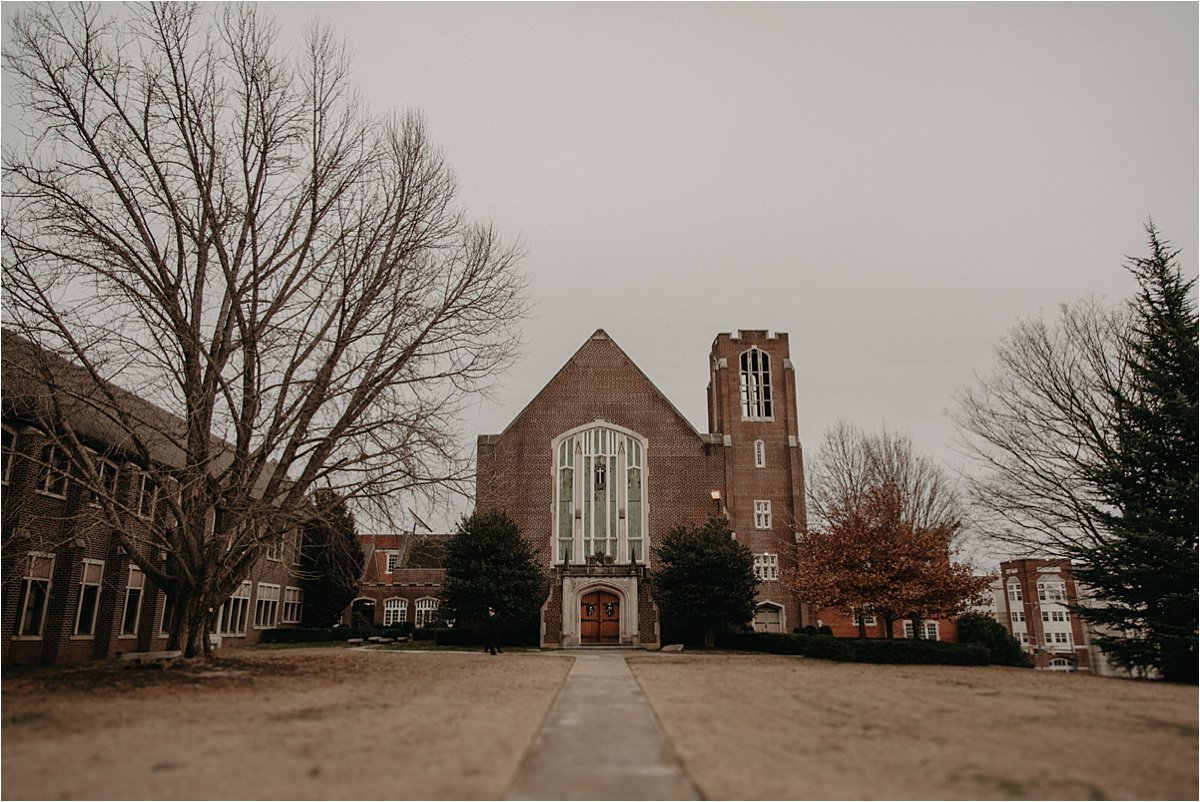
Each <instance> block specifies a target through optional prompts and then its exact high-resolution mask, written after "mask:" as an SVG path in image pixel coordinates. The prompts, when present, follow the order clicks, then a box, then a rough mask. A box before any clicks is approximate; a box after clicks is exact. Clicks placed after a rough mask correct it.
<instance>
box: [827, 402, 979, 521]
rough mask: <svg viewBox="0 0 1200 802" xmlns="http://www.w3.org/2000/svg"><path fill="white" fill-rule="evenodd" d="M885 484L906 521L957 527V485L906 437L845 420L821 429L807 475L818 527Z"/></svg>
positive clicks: (864, 501)
mask: <svg viewBox="0 0 1200 802" xmlns="http://www.w3.org/2000/svg"><path fill="white" fill-rule="evenodd" d="M885 485H889V486H891V487H892V488H894V492H896V493H897V494H898V497H899V499H900V505H901V510H900V515H901V517H902V518H903V520H904V521H905V522H907V523H909V524H911V525H913V526H915V527H917V528H924V529H929V528H934V527H939V526H946V525H949V526H950V527H951V529H953V530H955V531H957V530H958V529H959V527H960V526H961V524H962V509H961V504H960V503H959V498H958V493H957V490H956V489H955V487H954V485H953V484H952V483H951V482H950V480H949V479H948V478H947V477H946V474H945V473H944V472H943V471H942V470H941V468H939V467H938V466H937V464H936V463H934V462H933V461H932V460H931V459H929V457H927V456H925V455H924V454H920V453H918V452H917V450H916V448H915V447H914V446H913V443H912V440H910V439H909V438H908V437H907V436H905V435H900V434H895V433H892V432H888V431H886V430H885V431H883V432H881V433H879V434H867V433H865V432H863V431H862V430H861V429H859V428H857V427H856V426H854V425H852V424H849V423H847V422H845V421H838V422H837V423H836V424H834V425H833V426H830V427H829V428H828V429H826V430H825V436H824V438H823V439H822V441H821V447H820V449H819V450H818V452H817V458H816V463H815V466H814V468H813V469H812V470H811V471H810V472H809V477H808V504H809V509H810V510H811V511H812V513H813V516H814V519H815V523H816V525H817V526H818V527H824V528H828V527H830V526H831V525H832V524H833V523H834V522H835V521H836V520H837V519H838V518H839V517H840V516H842V515H844V514H845V513H846V512H847V509H848V508H852V507H855V506H860V505H865V504H866V503H867V501H868V500H869V499H870V497H871V495H872V494H873V493H874V492H876V491H877V490H878V489H879V488H881V487H883V486H885Z"/></svg>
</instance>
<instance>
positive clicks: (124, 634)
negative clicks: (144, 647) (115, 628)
mask: <svg viewBox="0 0 1200 802" xmlns="http://www.w3.org/2000/svg"><path fill="white" fill-rule="evenodd" d="M117 640H137V634H136V633H135V634H130V633H128V632H122V633H121V634H120V635H118V636H117Z"/></svg>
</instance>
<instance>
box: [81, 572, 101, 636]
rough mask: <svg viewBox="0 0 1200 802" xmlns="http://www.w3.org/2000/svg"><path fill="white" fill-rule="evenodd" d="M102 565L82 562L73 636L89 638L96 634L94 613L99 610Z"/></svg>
mask: <svg viewBox="0 0 1200 802" xmlns="http://www.w3.org/2000/svg"><path fill="white" fill-rule="evenodd" d="M103 579H104V563H102V562H101V561H99V560H84V561H83V571H82V573H80V575H79V604H78V605H76V607H75V636H76V637H80V638H90V637H92V636H93V635H95V634H96V613H97V612H98V611H99V610H100V584H101V582H102V581H103Z"/></svg>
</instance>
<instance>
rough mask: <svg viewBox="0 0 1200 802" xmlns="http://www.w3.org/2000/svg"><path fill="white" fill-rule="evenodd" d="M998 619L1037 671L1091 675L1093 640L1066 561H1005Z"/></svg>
mask: <svg viewBox="0 0 1200 802" xmlns="http://www.w3.org/2000/svg"><path fill="white" fill-rule="evenodd" d="M992 595H993V597H994V599H995V615H996V619H997V620H998V621H1000V623H1002V624H1004V626H1005V627H1007V628H1008V631H1009V633H1011V634H1012V636H1013V637H1014V638H1016V639H1017V640H1019V641H1020V642H1021V646H1022V647H1023V648H1024V649H1025V650H1026V651H1027V653H1028V654H1029V657H1030V659H1031V660H1032V661H1033V665H1034V668H1040V669H1049V670H1051V671H1092V670H1093V661H1094V655H1093V654H1091V650H1090V648H1089V646H1090V637H1089V633H1088V632H1087V629H1086V627H1085V626H1084V625H1083V623H1082V621H1081V620H1080V618H1079V616H1077V615H1075V614H1074V613H1073V612H1072V611H1071V609H1072V608H1073V607H1075V606H1076V605H1078V603H1079V600H1080V594H1079V591H1078V589H1077V587H1076V585H1075V579H1074V577H1072V575H1071V561H1070V560H1066V559H1055V560H1043V559H1024V560H1010V561H1008V562H1003V563H1000V577H999V580H998V582H997V583H996V584H995V585H993V592H992Z"/></svg>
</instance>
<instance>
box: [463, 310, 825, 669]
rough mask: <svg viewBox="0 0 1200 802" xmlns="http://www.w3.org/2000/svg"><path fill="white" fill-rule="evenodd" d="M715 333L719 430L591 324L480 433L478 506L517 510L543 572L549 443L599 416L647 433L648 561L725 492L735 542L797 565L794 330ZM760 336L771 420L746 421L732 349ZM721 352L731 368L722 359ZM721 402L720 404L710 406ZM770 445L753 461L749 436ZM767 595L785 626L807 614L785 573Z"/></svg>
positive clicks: (550, 640)
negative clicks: (758, 520)
mask: <svg viewBox="0 0 1200 802" xmlns="http://www.w3.org/2000/svg"><path fill="white" fill-rule="evenodd" d="M741 336H742V338H741V339H739V338H736V337H731V336H730V335H724V334H723V335H720V336H719V337H718V338H717V340H716V341H715V342H714V344H713V350H712V352H711V354H710V360H709V361H710V367H711V369H712V376H713V381H712V382H711V383H710V385H709V402H710V419H711V420H710V425H715V428H714V432H713V433H712V434H702V433H700V432H697V431H696V429H695V427H693V426H692V424H691V423H690V422H688V421H687V419H686V418H684V417H683V416H682V415H681V414H680V413H679V411H678V410H677V409H676V408H675V407H674V405H672V404H671V402H670V401H669V400H668V399H667V398H666V397H665V396H663V394H662V393H661V392H660V391H659V390H658V388H657V387H655V385H654V384H653V382H651V381H650V379H649V378H647V377H646V375H645V374H643V373H642V372H641V370H640V369H639V368H638V367H637V366H636V365H635V364H634V363H633V362H632V360H630V359H629V357H628V356H627V355H626V354H625V353H624V351H622V350H621V348H620V347H619V346H617V344H616V343H615V342H613V341H612V340H611V339H610V338H609V337H608V335H607V334H605V333H604V332H603V331H597V332H596V333H595V334H593V335H592V336H591V337H590V338H589V339H588V340H587V341H586V342H585V343H584V344H583V346H582V347H581V348H580V349H579V350H578V351H577V352H576V353H575V354H574V355H573V356H572V357H571V358H570V359H569V360H568V361H567V363H566V364H565V365H564V366H563V367H562V368H561V369H560V370H559V371H558V373H557V374H556V375H555V376H554V377H553V378H552V379H551V380H550V382H549V383H547V385H546V386H545V387H544V388H543V389H542V390H541V391H540V392H539V393H538V394H537V396H536V397H535V398H534V399H533V400H532V401H531V402H530V403H529V404H528V405H527V406H526V407H525V408H524V409H523V410H521V412H519V413H518V414H517V416H516V417H515V418H514V419H513V421H512V422H511V423H510V424H509V425H508V427H507V428H506V429H505V430H504V431H503V432H502V433H500V434H492V435H482V436H480V438H479V441H478V464H477V480H476V481H477V484H476V509H477V510H479V511H486V510H498V511H500V512H503V513H505V514H506V515H508V516H509V517H510V518H512V519H513V520H514V521H515V522H516V524H517V526H518V527H519V528H520V530H521V532H522V533H523V534H524V536H525V537H526V538H528V539H529V541H530V543H531V545H532V546H533V547H534V550H535V554H536V558H537V559H538V560H539V562H540V563H541V565H542V567H543V569H544V570H547V571H548V570H549V569H550V567H551V566H552V565H553V557H554V551H553V547H554V538H553V534H554V533H553V532H552V528H553V522H554V509H553V505H554V482H555V478H554V472H555V464H554V460H555V454H554V452H553V448H552V444H553V441H554V440H555V439H556V438H557V437H559V436H560V435H563V434H564V433H566V432H570V431H573V430H576V429H578V428H580V427H584V426H586V425H588V424H592V423H595V422H598V421H603V422H605V423H607V424H611V425H614V426H616V427H619V428H621V429H626V430H629V431H631V432H634V433H636V434H637V435H639V436H640V437H642V438H644V439H645V442H646V454H645V462H644V465H645V472H646V504H647V510H648V521H647V530H646V533H647V536H648V542H647V562H648V563H649V565H650V568H651V569H653V568H654V567H655V566H654V558H653V548H654V546H655V545H656V544H657V543H659V542H661V539H662V537H663V536H664V535H665V534H666V533H667V532H668V531H670V530H671V529H673V528H675V527H677V526H680V525H688V526H693V525H699V524H703V523H704V522H705V521H706V520H707V519H708V517H709V516H711V515H713V514H714V513H715V512H716V510H717V509H718V508H717V505H716V504H714V501H713V499H712V497H711V493H712V491H714V490H715V491H718V492H719V493H720V494H721V496H722V504H721V507H720V509H721V511H722V512H726V513H727V514H728V515H729V518H730V521H731V523H732V526H733V528H734V531H735V532H736V533H737V537H738V539H739V541H740V542H742V543H745V544H746V545H747V546H749V547H750V548H751V550H754V551H759V552H770V553H773V554H777V555H778V557H779V566H780V569H781V570H785V569H786V568H787V567H788V566H790V565H793V564H794V560H795V537H794V533H795V532H796V531H797V529H800V528H803V525H804V501H803V499H804V489H803V488H804V475H803V459H802V454H801V451H800V447H799V443H798V440H797V439H796V414H795V386H794V377H793V375H792V373H793V371H792V369H791V365H790V362H789V361H788V352H787V348H788V344H787V335H779V336H768V335H767V333H766V332H742V333H741ZM750 344H754V345H757V346H758V347H760V348H762V349H763V350H765V351H767V352H769V354H770V355H771V359H772V364H773V368H772V374H771V384H772V388H773V404H774V405H775V409H777V410H778V412H777V414H776V415H775V416H773V418H772V419H771V420H765V421H763V420H756V421H743V420H742V419H741V416H740V412H739V409H740V407H739V403H740V402H739V400H738V399H739V394H740V390H739V384H738V373H737V367H736V366H737V355H738V354H740V353H741V351H743V350H745V349H746V348H748V347H750ZM721 360H724V361H725V362H726V365H732V366H733V367H732V368H729V367H725V368H721V367H718V364H719V362H720V361H721ZM714 410H718V411H714ZM757 439H762V440H763V441H764V445H765V455H766V467H765V468H757V467H755V456H754V441H755V440H757ZM756 499H760V500H761V499H770V500H771V502H772V525H771V527H769V528H767V529H755V528H754V525H753V520H754V519H753V502H754V501H755V500H756ZM760 587H761V589H760V597H761V600H763V601H767V600H770V601H775V602H777V603H778V604H780V605H781V606H783V607H784V609H785V618H786V622H787V628H788V629H790V628H792V627H794V626H798V625H800V623H801V620H802V619H801V611H800V609H799V606H798V605H797V604H796V602H795V599H794V598H793V597H792V596H791V594H790V593H788V592H787V591H786V590H785V589H784V588H783V586H782V584H781V583H780V582H778V581H776V582H767V583H763V584H762V585H761V586H760ZM637 605H638V613H639V617H638V619H639V630H640V631H639V633H638V637H639V639H640V641H641V642H642V644H643V645H647V646H650V645H654V644H657V643H658V610H657V608H656V606H655V605H654V602H653V599H652V598H651V596H650V593H649V591H648V588H647V587H646V586H645V584H644V583H643V584H641V585H639V589H638V599H637ZM561 617H562V597H561V593H560V591H559V589H558V588H553V589H552V590H551V594H550V597H549V598H548V599H547V603H546V604H545V605H544V607H543V620H542V624H543V629H544V639H543V644H544V645H546V646H556V645H558V644H559V642H560V637H559V636H560V633H561V631H562V623H563V622H562V621H561Z"/></svg>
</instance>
